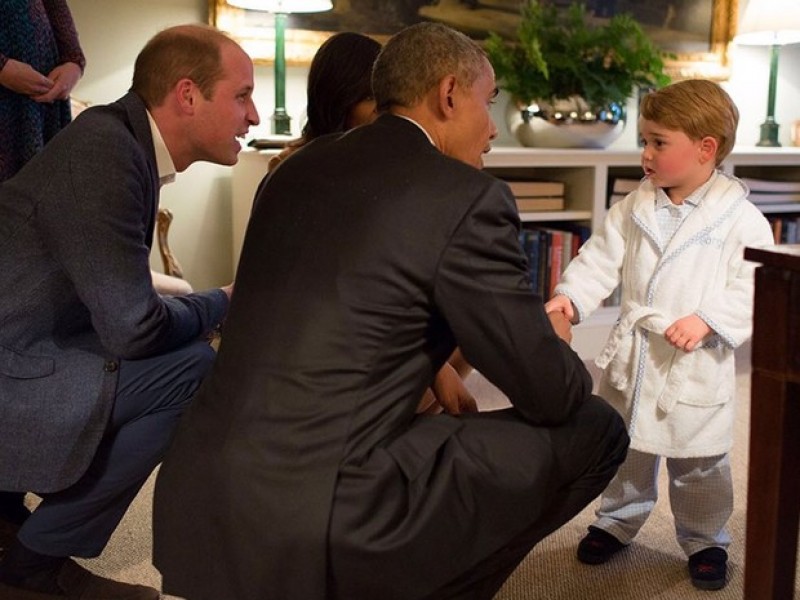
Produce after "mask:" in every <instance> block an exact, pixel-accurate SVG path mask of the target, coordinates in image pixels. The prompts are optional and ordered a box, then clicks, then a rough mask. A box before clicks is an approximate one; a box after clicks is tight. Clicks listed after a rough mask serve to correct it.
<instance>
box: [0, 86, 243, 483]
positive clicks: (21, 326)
mask: <svg viewBox="0 0 800 600" xmlns="http://www.w3.org/2000/svg"><path fill="white" fill-rule="evenodd" d="M158 189H159V184H158V174H157V169H156V162H155V151H154V148H153V140H152V136H151V132H150V127H149V123H148V119H147V112H146V110H145V106H144V104H143V102H142V101H141V99H140V98H139V97H138V96H137V95H135V94H134V93H129V94H127V95H126V96H124V97H123V98H121V99H120V100H118V101H117V102H114V103H112V104H109V105H107V106H98V107H95V108H91V109H89V110H87V111H85V112H84V113H82V114H81V115H80V116H79V117H78V118H77V119H76V120H75V121H74V122H73V123H72V124H70V125H69V126H67V127H66V128H65V129H64V130H63V131H62V132H61V133H59V134H58V135H57V136H56V137H55V138H53V140H52V141H51V142H49V144H48V145H47V146H46V147H45V149H44V150H43V151H42V152H40V153H39V154H38V155H37V156H36V157H35V158H34V159H33V160H31V161H30V162H29V163H28V164H27V165H26V166H25V167H24V168H23V169H22V170H21V171H20V172H19V173H18V174H17V175H16V176H15V177H13V178H11V179H9V180H7V181H6V182H4V183H2V184H0V490H20V491H23V490H25V491H36V492H53V491H57V490H60V489H64V488H66V487H68V486H69V485H71V484H72V483H74V482H75V481H76V480H77V479H78V478H79V477H80V476H81V475H82V474H83V473H84V472H85V470H86V468H87V467H88V465H89V462H90V461H91V458H92V456H93V455H94V453H95V451H96V448H97V445H98V444H99V442H100V439H101V437H102V435H103V432H104V430H105V427H106V423H107V422H108V418H109V415H110V412H111V408H112V405H113V401H114V395H115V390H116V385H117V377H118V367H119V361H120V360H123V359H128V360H133V359H137V358H142V357H148V356H154V355H158V354H161V353H164V352H168V351H169V350H172V349H174V348H177V347H179V346H181V345H183V344H186V343H187V342H189V341H191V340H193V339H195V338H197V337H198V336H201V335H203V334H204V333H206V332H208V331H209V330H211V329H212V328H213V327H214V326H215V325H216V324H217V323H219V321H220V320H221V319H222V317H223V315H224V313H225V311H226V310H227V305H228V300H227V297H226V295H225V293H224V292H222V291H221V290H212V291H209V292H204V293H198V294H191V295H189V296H187V297H183V298H171V297H160V296H159V295H158V294H157V293H156V292H155V291H154V290H153V286H152V283H151V279H150V274H149V263H148V260H149V254H150V246H151V244H152V238H153V226H154V222H155V215H156V211H157V208H158Z"/></svg>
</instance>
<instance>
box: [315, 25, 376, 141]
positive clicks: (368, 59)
mask: <svg viewBox="0 0 800 600" xmlns="http://www.w3.org/2000/svg"><path fill="white" fill-rule="evenodd" d="M380 50H381V45H380V44H379V43H378V42H376V41H375V40H373V39H372V38H370V37H367V36H365V35H362V34H360V33H353V32H349V31H345V32H341V33H337V34H334V35H332V36H331V37H329V38H328V39H327V40H325V42H324V43H323V44H322V45H321V46H320V47H319V50H317V53H316V54H315V55H314V59H313V60H312V61H311V68H310V69H309V72H308V92H307V94H308V106H307V108H306V112H307V115H308V121H307V122H306V124H305V126H304V127H303V131H302V141H303V142H309V141H311V140H313V139H314V138H316V137H319V136H321V135H325V134H326V133H336V132H342V131H345V129H346V122H347V115H348V113H349V112H350V109H351V108H352V107H353V106H355V105H356V104H358V103H359V102H361V101H362V100H366V99H367V98H371V97H372V85H371V81H370V80H371V77H372V65H373V64H374V63H375V59H376V58H377V56H378V53H379V52H380Z"/></svg>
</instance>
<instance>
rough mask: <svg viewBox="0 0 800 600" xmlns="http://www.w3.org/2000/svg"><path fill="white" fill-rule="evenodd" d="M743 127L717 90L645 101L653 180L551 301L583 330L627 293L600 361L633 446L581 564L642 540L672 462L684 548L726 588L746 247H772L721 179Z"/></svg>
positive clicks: (669, 92)
mask: <svg viewBox="0 0 800 600" xmlns="http://www.w3.org/2000/svg"><path fill="white" fill-rule="evenodd" d="M738 119H739V113H738V110H737V109H736V106H735V105H734V104H733V102H732V101H731V99H730V97H729V96H728V94H726V93H725V91H723V90H722V88H720V86H719V85H717V84H715V83H713V82H710V81H704V80H689V81H681V82H678V83H675V84H673V85H670V86H667V87H665V88H663V89H661V90H659V91H656V92H652V93H650V94H648V95H647V96H646V97H645V98H644V100H643V101H642V105H641V108H640V118H639V128H640V132H641V138H642V141H643V142H644V148H643V150H642V168H643V169H644V178H643V179H642V182H641V184H640V185H639V187H638V189H636V190H635V191H633V192H632V193H630V194H629V195H628V196H627V197H626V198H625V199H624V200H623V201H622V202H619V203H617V204H615V205H614V206H612V207H611V209H610V210H609V213H608V216H607V217H606V219H605V222H604V224H603V226H602V227H601V228H600V230H599V231H597V232H596V233H594V234H593V235H592V237H591V238H590V239H589V240H588V242H587V243H586V244H585V246H584V248H583V249H582V250H581V252H580V253H579V255H578V256H577V257H576V258H575V259H574V260H573V261H572V262H571V263H570V265H569V267H568V268H567V270H566V271H565V273H564V276H563V278H562V280H561V283H560V284H559V285H558V286H557V287H556V289H555V294H556V295H555V296H554V297H553V299H552V300H550V301H549V302H548V303H547V304H546V309H547V310H548V312H550V311H562V312H564V313H565V314H566V316H567V317H568V318H570V319H571V320H573V321H574V322H579V321H581V320H582V319H584V318H585V317H586V316H587V315H589V314H590V313H591V312H592V311H594V310H595V309H596V308H597V306H598V305H599V304H600V302H601V301H602V300H603V299H604V298H606V297H607V296H608V295H609V294H611V292H612V291H613V290H614V289H615V288H616V287H617V285H621V288H622V300H621V307H620V309H621V310H620V320H619V322H618V323H617V325H616V326H615V327H614V329H613V331H612V332H611V335H610V337H609V339H608V342H607V344H606V346H605V348H604V349H603V351H602V352H601V354H600V356H599V357H598V358H597V359H596V363H597V365H598V366H600V367H601V368H602V369H603V377H602V380H601V382H600V392H599V393H600V395H601V396H603V397H604V398H605V399H606V400H608V401H609V402H610V403H611V404H612V405H613V406H615V407H616V408H617V410H618V411H619V412H620V413H621V414H622V416H623V417H624V418H625V420H626V423H627V426H628V432H629V434H630V436H631V446H630V451H629V452H628V457H627V459H626V460H625V462H624V463H623V465H622V466H621V467H620V469H619V471H618V473H617V475H616V476H615V477H614V479H613V480H612V481H611V483H610V484H609V486H608V487H607V488H606V490H605V491H604V492H603V495H602V498H601V502H600V507H599V510H598V511H597V520H596V521H595V523H594V524H593V525H591V526H590V527H589V533H588V535H586V537H584V539H583V540H582V541H581V543H580V544H579V546H578V559H579V560H581V561H582V562H584V563H587V564H600V563H604V562H606V561H607V560H608V559H610V558H611V557H612V556H613V555H614V554H615V553H617V552H618V551H620V550H622V549H623V548H625V547H626V546H628V545H629V544H630V543H631V541H632V540H633V538H634V536H635V535H636V533H637V532H638V531H639V529H640V528H641V527H642V525H643V524H644V522H645V520H646V519H647V517H648V516H649V514H650V512H651V511H652V509H653V506H654V505H655V502H656V498H657V492H658V483H657V479H658V477H657V475H658V465H659V460H660V457H662V456H663V457H666V463H667V469H668V472H669V478H670V488H669V489H670V503H671V507H672V514H673V516H674V519H675V529H676V533H677V539H678V543H679V544H680V546H681V548H682V549H683V550H684V552H685V553H686V555H687V556H688V557H689V573H690V576H691V580H692V583H693V584H694V585H695V587H698V588H701V589H720V588H722V587H723V586H724V585H725V583H726V571H727V558H728V555H727V552H726V550H725V549H726V548H727V546H728V545H729V544H730V536H729V535H728V533H727V531H726V523H727V521H728V518H729V517H730V514H731V511H732V510H733V486H732V481H731V472H730V464H729V459H728V452H729V450H730V447H731V443H732V429H733V421H734V389H735V385H734V349H735V348H737V347H738V346H739V345H740V344H742V343H743V342H745V341H746V340H747V339H748V338H749V337H750V335H751V328H752V298H753V272H754V268H755V265H754V264H752V263H748V262H745V260H744V256H743V251H744V248H745V246H767V245H771V244H772V233H771V230H770V226H769V224H768V223H767V220H766V219H765V218H764V216H763V215H762V214H761V212H759V210H758V209H757V208H756V207H755V206H753V205H752V204H751V203H750V202H749V201H748V200H747V193H748V190H747V188H746V187H745V186H744V184H742V182H740V181H739V180H737V179H736V178H734V177H732V176H730V175H726V174H725V173H723V172H721V171H718V170H717V169H718V167H719V166H720V164H721V163H722V161H723V159H724V158H725V157H726V156H727V155H728V154H729V153H730V151H731V149H732V148H733V145H734V141H735V136H736V126H737V123H738Z"/></svg>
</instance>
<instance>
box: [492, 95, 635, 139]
mask: <svg viewBox="0 0 800 600" xmlns="http://www.w3.org/2000/svg"><path fill="white" fill-rule="evenodd" d="M506 123H507V124H508V130H509V131H510V132H511V134H512V135H513V136H514V137H516V138H517V140H518V141H519V143H520V144H522V145H523V146H529V147H541V148H605V147H606V146H608V145H609V144H611V143H612V142H613V141H614V140H616V139H617V138H618V137H619V136H620V135H622V131H623V129H625V107H624V106H622V105H620V104H617V103H615V102H611V103H609V104H607V105H606V106H590V105H589V104H588V103H587V102H586V100H584V99H583V98H581V97H580V96H570V97H569V98H566V99H563V100H557V101H555V102H553V103H548V102H544V101H538V100H537V101H534V102H531V103H530V104H527V105H525V104H523V103H521V102H518V101H515V100H513V99H512V100H510V101H509V103H508V106H507V107H506Z"/></svg>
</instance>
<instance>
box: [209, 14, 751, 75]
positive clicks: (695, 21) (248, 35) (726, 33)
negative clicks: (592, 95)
mask: <svg viewBox="0 0 800 600" xmlns="http://www.w3.org/2000/svg"><path fill="white" fill-rule="evenodd" d="M522 1H523V0H333V9H332V10H330V11H327V12H323V13H312V14H302V15H289V18H288V22H287V28H286V60H287V62H288V63H289V64H307V63H309V62H310V61H311V58H312V57H313V55H314V52H316V49H317V48H318V47H319V45H320V44H321V43H322V42H323V41H324V40H325V39H326V38H327V37H328V36H329V35H331V33H333V32H336V31H360V32H364V33H367V34H368V35H370V36H372V37H375V38H376V39H378V40H379V41H383V40H385V39H387V38H388V37H389V36H390V35H392V34H393V33H395V32H397V31H399V30H400V29H402V28H403V27H406V26H407V25H411V24H413V23H416V22H419V21H425V20H433V21H440V22H442V23H445V24H447V25H450V26H452V27H454V28H456V29H458V30H460V31H463V32H464V33H466V34H467V35H469V36H470V37H473V38H475V39H478V40H480V39H483V38H485V37H486V35H487V33H488V32H489V31H495V32H497V33H498V34H500V35H501V36H503V37H507V38H509V39H511V38H513V37H514V35H515V32H516V28H517V24H518V22H519V12H520V5H521V3H522ZM549 1H550V2H552V3H555V4H556V5H558V6H559V7H563V8H566V7H567V6H569V4H570V3H571V0H549ZM583 1H584V4H585V5H586V7H587V9H588V10H589V11H590V12H591V13H592V15H593V18H596V19H598V21H602V20H603V19H608V18H610V17H612V16H614V15H615V14H619V13H628V14H630V15H632V16H633V18H634V19H636V20H637V22H639V23H640V24H641V25H642V28H643V29H644V30H645V32H646V33H647V35H648V36H649V37H650V38H651V39H652V40H653V42H654V43H655V44H656V45H657V46H659V47H660V48H661V49H662V50H664V51H665V52H668V53H669V54H670V55H671V58H669V59H668V60H667V61H666V70H667V72H668V74H669V75H670V76H671V77H672V78H673V79H686V78H690V77H707V78H710V79H716V80H721V79H726V78H727V77H728V74H729V66H728V45H729V43H730V41H731V39H732V38H733V35H734V33H735V29H736V23H737V11H738V0H648V1H647V2H642V1H641V0H583ZM209 22H210V23H211V24H212V25H214V26H215V27H218V28H219V29H222V30H223V31H226V32H228V33H229V34H231V35H232V36H233V37H234V38H236V39H237V40H238V41H239V42H240V43H241V44H242V46H243V47H244V48H245V50H247V52H248V53H249V54H250V55H251V56H252V57H253V59H254V60H255V61H256V62H271V61H272V60H273V58H274V51H275V50H274V48H275V36H274V17H273V15H271V14H269V13H265V12H259V11H252V10H242V9H238V8H233V7H230V6H228V4H227V3H226V1H225V0H209Z"/></svg>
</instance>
